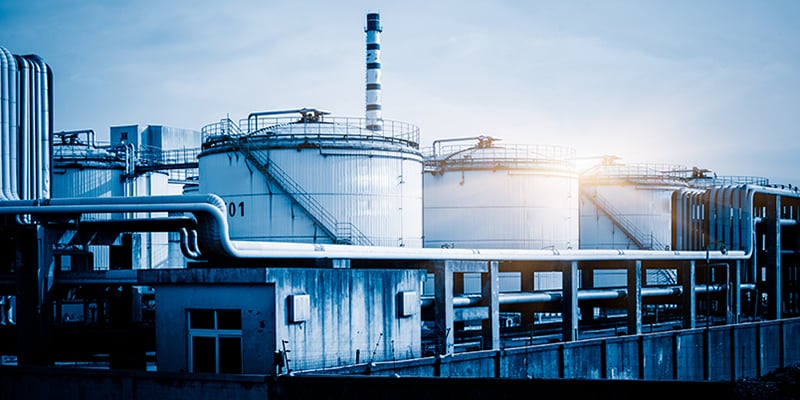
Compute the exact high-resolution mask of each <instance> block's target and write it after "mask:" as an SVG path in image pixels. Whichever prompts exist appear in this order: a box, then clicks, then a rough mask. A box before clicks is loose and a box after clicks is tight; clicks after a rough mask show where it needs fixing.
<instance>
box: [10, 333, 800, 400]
mask: <svg viewBox="0 0 800 400" xmlns="http://www.w3.org/2000/svg"><path fill="white" fill-rule="evenodd" d="M798 337H800V318H796V319H788V320H782V321H767V322H761V323H752V324H740V325H735V326H720V327H711V328H708V329H705V328H701V329H693V330H684V331H673V332H663V333H656V334H647V335H640V336H620V337H613V338H605V339H596V340H586V341H579V342H572V343H552V344H546V345H537V346H529V347H521V348H513V349H507V350H498V351H480V352H471V353H462V354H456V355H454V356H446V357H427V358H423V359H415V360H406V361H397V362H382V363H371V364H362V365H357V366H351V367H346V368H345V367H342V368H337V369H329V370H324V371H314V372H313V375H312V374H311V373H309V375H305V376H304V374H299V375H296V376H294V377H283V376H282V377H277V378H276V377H271V376H267V375H228V376H224V375H207V374H203V375H194V374H186V373H176V372H143V371H118V370H113V371H109V370H89V369H77V368H64V367H62V368H41V367H16V366H0V398H2V399H9V400H17V399H40V398H59V399H66V400H72V399H86V400H91V399H120V400H152V399H155V398H170V399H191V400H205V399H209V400H210V399H220V398H231V399H233V398H235V399H267V398H268V399H294V398H298V399H299V398H322V397H324V398H331V399H338V398H342V399H348V400H353V399H357V398H376V397H379V398H386V399H404V400H407V399H408V398H413V399H414V400H421V399H423V398H436V399H438V400H441V399H446V398H472V399H482V398H487V399H500V398H511V397H503V396H505V395H506V394H508V395H509V396H511V393H515V392H514V390H511V388H514V387H516V389H518V390H528V391H531V393H533V392H532V391H535V390H542V391H547V392H550V393H552V391H553V390H556V391H562V392H559V393H560V395H561V396H566V394H574V395H578V394H579V393H587V394H592V395H593V398H595V399H599V398H612V397H611V396H612V395H613V396H617V397H618V396H619V394H620V393H625V395H626V396H628V397H630V396H634V397H640V396H647V397H648V398H674V396H675V395H676V394H680V393H683V394H686V393H692V391H693V390H711V391H712V392H714V393H716V394H719V393H720V392H719V391H727V390H730V389H731V388H732V387H733V383H734V382H735V381H736V380H737V379H739V378H742V377H748V378H749V377H756V376H760V375H764V374H766V373H768V372H771V371H774V370H775V369H778V368H780V367H783V366H790V365H800V344H798V343H797V342H798V340H797V338H798ZM776 338H777V340H776ZM322 374H329V375H336V376H328V377H325V376H320V375H322ZM354 375H383V376H382V377H376V376H371V377H367V376H354ZM432 377H448V378H449V379H444V380H442V379H431V378H432ZM364 378H368V379H366V380H365V379H364ZM486 378H491V379H486ZM494 378H500V379H494ZM507 378H512V379H507ZM531 378H534V379H531ZM553 378H556V379H553ZM558 378H567V379H558ZM571 378H572V379H571ZM312 383H313V384H312ZM708 385H711V386H708ZM713 385H716V386H713ZM712 386H713V387H712ZM516 389H515V390H516ZM667 394H669V396H667ZM445 395H446V396H445ZM604 395H607V396H606V397H604ZM370 396H371V397H370ZM436 396H440V397H436ZM514 396H517V397H514V398H518V395H517V394H516V393H515V394H514ZM653 396H655V397H653ZM567 397H569V396H567ZM623 397H624V396H623ZM614 398H616V397H614ZM720 398H726V397H720Z"/></svg>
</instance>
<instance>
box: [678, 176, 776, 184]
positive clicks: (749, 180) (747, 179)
mask: <svg viewBox="0 0 800 400" xmlns="http://www.w3.org/2000/svg"><path fill="white" fill-rule="evenodd" d="M689 183H690V184H691V185H692V186H725V185H758V186H769V178H764V177H761V176H735V175H726V176H714V177H707V178H695V179H692V180H690V181H689Z"/></svg>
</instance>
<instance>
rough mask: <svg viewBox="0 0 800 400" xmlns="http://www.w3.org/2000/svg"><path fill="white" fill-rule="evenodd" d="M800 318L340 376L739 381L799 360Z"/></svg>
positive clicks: (381, 366)
mask: <svg viewBox="0 0 800 400" xmlns="http://www.w3.org/2000/svg"><path fill="white" fill-rule="evenodd" d="M798 334H800V318H793V319H785V320H780V321H765V322H759V323H748V324H740V325H727V326H716V327H710V328H708V329H691V330H681V331H673V332H663V333H653V334H646V335H639V336H620V337H612V338H604V339H592V340H584V341H577V342H565V343H553V344H545V345H534V346H528V347H518V348H510V349H504V350H499V351H495V350H492V351H481V352H469V353H458V354H455V355H453V356H446V357H429V358H426V359H420V360H414V361H410V362H395V363H378V364H376V365H372V366H370V367H369V369H366V368H365V366H355V367H348V368H340V369H331V370H330V371H326V373H334V374H347V373H350V374H371V375H386V374H388V373H391V374H399V375H401V376H409V375H414V376H431V375H429V374H430V373H431V372H433V376H440V377H465V376H469V377H484V378H486V377H500V378H515V379H516V378H535V379H555V378H565V379H613V380H657V381H664V380H667V381H735V380H738V379H742V378H748V379H749V378H756V377H758V376H762V375H764V374H766V373H768V372H770V371H774V370H776V369H778V368H780V367H784V366H790V365H798V364H800V345H798V343H797V342H798V341H797V340H796V338H797V337H800V336H798Z"/></svg>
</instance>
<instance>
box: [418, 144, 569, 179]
mask: <svg viewBox="0 0 800 400" xmlns="http://www.w3.org/2000/svg"><path fill="white" fill-rule="evenodd" d="M472 150H476V151H472ZM423 157H424V161H423V168H424V169H425V172H443V171H444V170H446V169H447V168H453V169H458V168H468V167H471V168H482V169H483V168H503V167H506V168H512V169H528V168H539V167H547V168H567V169H573V168H575V161H574V159H575V151H574V150H573V149H571V148H568V147H562V146H552V145H501V146H492V147H481V148H476V147H475V146H467V145H449V146H439V148H438V149H434V148H433V147H428V148H425V149H423Z"/></svg>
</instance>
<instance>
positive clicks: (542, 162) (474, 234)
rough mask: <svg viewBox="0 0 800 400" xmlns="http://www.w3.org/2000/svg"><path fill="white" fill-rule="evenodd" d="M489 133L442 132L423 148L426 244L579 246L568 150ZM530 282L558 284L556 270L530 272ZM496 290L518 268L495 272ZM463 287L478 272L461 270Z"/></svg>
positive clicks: (473, 288) (507, 288)
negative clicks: (506, 141) (506, 140)
mask: <svg viewBox="0 0 800 400" xmlns="http://www.w3.org/2000/svg"><path fill="white" fill-rule="evenodd" d="M496 140H497V139H494V138H491V137H485V136H481V137H476V138H463V139H461V138H459V139H444V140H437V141H435V142H434V143H433V146H432V147H431V148H430V149H429V150H426V152H425V168H424V174H423V187H424V213H423V218H424V232H425V241H424V245H425V247H432V248H436V247H444V248H475V249H548V248H551V249H573V248H578V174H577V171H576V169H575V161H574V158H575V152H574V150H572V149H570V148H567V147H560V146H548V145H499V144H497V143H495V142H496ZM429 281H430V279H429ZM534 282H535V284H534V286H535V288H536V289H556V288H560V287H561V275H560V273H555V272H537V273H536V275H535V279H534ZM427 285H428V286H430V282H427ZM500 290H501V291H504V292H512V291H519V290H520V274H519V273H511V272H505V273H501V274H500ZM464 291H465V292H466V293H472V292H479V291H480V279H479V276H478V275H474V274H465V277H464Z"/></svg>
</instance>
